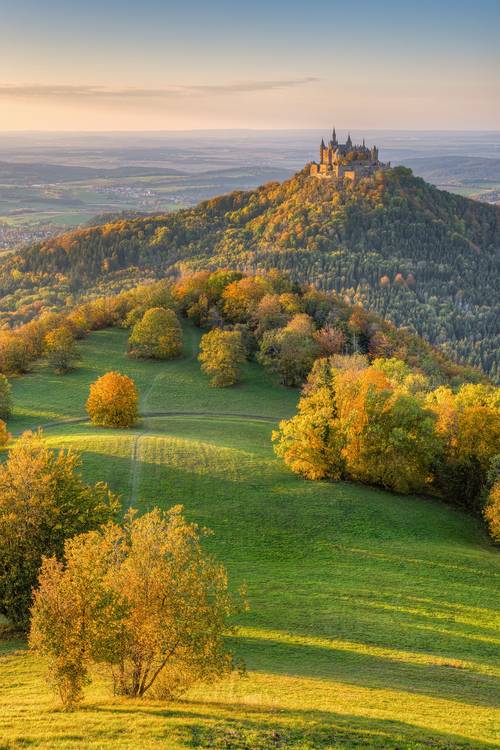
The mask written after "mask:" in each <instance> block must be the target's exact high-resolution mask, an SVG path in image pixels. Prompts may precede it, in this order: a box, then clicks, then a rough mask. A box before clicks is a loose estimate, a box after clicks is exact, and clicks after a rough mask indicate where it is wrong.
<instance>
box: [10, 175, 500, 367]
mask: <svg viewBox="0 0 500 750" xmlns="http://www.w3.org/2000/svg"><path fill="white" fill-rule="evenodd" d="M499 218H500V209H498V207H495V206H491V205H487V204H480V203H478V202H474V201H471V200H468V199H466V198H463V197H461V196H458V195H454V194H451V193H447V192H444V191H440V190H438V189H436V188H434V187H432V186H431V185H429V184H427V183H425V182H424V181H423V180H422V179H420V178H416V177H414V176H413V175H412V173H411V171H410V170H408V169H406V168H403V167H397V168H395V169H393V170H389V171H387V172H383V173H382V172H381V173H378V174H377V175H375V176H374V177H373V178H367V179H363V180H360V181H359V182H357V183H356V184H354V185H351V184H338V183H334V182H333V181H328V180H317V179H311V178H309V177H308V176H307V174H306V171H305V170H304V171H302V172H300V173H298V174H297V175H295V176H294V177H293V178H292V179H290V180H288V181H286V182H283V183H281V184H279V183H269V184H267V185H264V186H262V187H260V188H258V189H256V190H251V191H247V192H234V193H231V194H229V195H224V196H221V197H218V198H215V199H212V200H209V201H206V202H204V203H201V204H199V205H198V206H197V207H196V208H192V209H186V210H181V211H177V212H174V213H171V214H168V215H162V216H150V217H143V218H136V219H132V220H126V219H125V220H119V221H114V222H111V223H101V224H100V225H99V226H97V227H89V228H86V229H81V230H77V231H74V232H70V233H67V234H64V235H61V236H59V237H56V238H51V239H49V240H46V241H43V242H41V243H37V244H35V245H33V246H32V247H30V248H27V249H26V250H24V251H22V252H20V253H19V254H16V255H14V256H10V257H7V258H5V259H4V260H3V262H2V263H1V265H0V295H1V298H2V299H1V303H0V316H1V321H2V323H3V324H4V325H18V324H19V323H23V322H26V321H27V320H29V319H30V318H31V317H33V316H35V315H36V314H39V313H40V311H42V310H44V309H56V308H57V307H60V306H62V305H64V304H65V302H66V301H67V299H68V298H71V299H74V298H75V297H78V296H80V295H81V294H82V293H85V291H86V290H88V289H90V288H92V287H93V288H94V290H95V288H96V287H97V289H98V290H99V291H103V292H107V291H110V290H111V291H112V290H115V289H120V288H124V287H125V288H126V286H127V284H129V285H131V284H132V283H136V282H137V280H142V279H144V278H148V277H149V278H151V277H157V278H158V277H160V276H162V275H165V274H166V273H171V274H172V275H178V274H179V273H180V272H181V271H185V270H186V269H189V268H191V269H195V270H196V269H200V268H216V267H221V266H231V267H232V268H239V269H241V270H245V271H252V272H257V271H264V270H267V269H270V268H278V269H281V270H285V271H287V273H289V274H290V275H291V277H292V278H293V279H294V280H296V281H299V282H308V283H314V284H315V286H317V287H318V288H319V289H322V290H334V291H336V292H337V293H338V294H340V295H341V296H342V297H343V298H345V299H346V301H349V302H351V303H355V304H360V305H363V306H364V307H366V308H367V309H368V310H372V311H374V312H377V313H378V314H379V315H380V316H381V317H383V318H385V319H387V320H389V321H391V322H392V323H394V324H395V325H396V326H398V327H406V328H408V329H409V330H410V331H414V332H416V333H418V334H419V335H421V336H423V337H424V338H426V339H427V340H428V341H429V342H430V343H432V344H434V345H436V346H437V347H439V348H440V349H441V350H442V351H443V352H445V353H446V354H447V355H448V356H449V357H452V358H454V359H455V360H457V361H460V362H464V363H468V364H470V365H473V366H475V367H480V368H481V369H483V371H484V372H486V373H488V374H489V376H490V377H491V378H492V379H493V380H497V379H498V376H499V362H498V350H499V341H498V333H497V331H498V303H497V299H498V288H497V282H496V278H497V276H496V268H497V259H498V248H499V246H500V221H499ZM94 293H95V292H94Z"/></svg>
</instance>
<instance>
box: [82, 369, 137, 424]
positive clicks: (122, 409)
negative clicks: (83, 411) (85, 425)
mask: <svg viewBox="0 0 500 750" xmlns="http://www.w3.org/2000/svg"><path fill="white" fill-rule="evenodd" d="M87 413H88V415H89V417H90V419H91V420H92V423H93V424H95V425H101V426H104V427H133V425H134V424H135V423H136V422H137V417H138V394H137V389H136V387H135V383H134V381H133V380H132V379H131V378H129V377H128V376H127V375H121V374H120V373H118V372H107V373H106V374H105V375H102V376H101V377H100V378H98V379H97V380H96V381H95V383H92V384H91V386H90V395H89V398H88V401H87Z"/></svg>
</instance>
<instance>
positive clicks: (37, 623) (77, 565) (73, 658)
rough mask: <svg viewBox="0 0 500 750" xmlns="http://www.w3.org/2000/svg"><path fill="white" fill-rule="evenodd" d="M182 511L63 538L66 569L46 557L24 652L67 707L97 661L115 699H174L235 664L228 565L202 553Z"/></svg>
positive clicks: (131, 517) (198, 537)
mask: <svg viewBox="0 0 500 750" xmlns="http://www.w3.org/2000/svg"><path fill="white" fill-rule="evenodd" d="M203 533H204V532H202V531H201V530H200V529H199V528H198V527H197V526H196V524H192V523H188V522H187V521H186V520H185V519H184V517H183V515H182V507H181V506H176V507H174V508H172V509H171V510H170V511H169V512H168V513H164V512H162V511H160V510H158V509H155V510H153V511H151V512H150V513H147V514H145V515H143V516H141V517H136V516H135V514H134V512H133V511H129V513H128V514H127V516H126V517H125V523H124V525H123V526H121V527H120V526H118V525H115V524H109V525H107V526H106V527H104V528H102V529H101V530H99V531H94V532H90V533H87V534H83V535H80V536H77V537H75V538H73V539H71V540H69V541H67V543H66V546H65V562H64V563H62V562H59V561H57V560H56V559H54V558H47V559H45V560H44V563H43V566H42V571H41V574H40V581H39V588H38V590H37V591H36V592H35V601H34V606H33V609H32V624H31V633H30V645H31V648H32V649H33V650H35V651H36V652H38V653H40V654H42V655H43V656H45V657H46V658H47V660H48V666H49V675H50V677H51V680H52V681H53V682H55V684H56V686H57V687H58V688H59V692H60V695H61V699H62V701H63V703H65V704H66V705H68V706H72V705H74V704H75V703H77V702H78V701H79V700H81V698H82V690H83V687H84V685H85V684H86V683H87V682H88V681H89V679H90V676H89V669H90V667H91V665H92V664H93V663H96V664H100V665H101V666H103V667H107V668H108V670H109V673H110V675H111V677H112V680H113V686H114V690H115V693H118V694H122V695H129V696H134V697H140V696H143V695H145V694H146V693H149V694H152V695H153V696H155V697H160V698H163V699H165V698H167V699H168V698H171V697H173V696H175V695H178V694H179V693H181V692H183V691H184V690H186V689H187V688H188V687H190V686H191V685H193V684H194V683H196V682H203V681H207V680H210V681H213V680H214V679H216V678H218V677H221V676H222V675H224V674H226V673H227V672H228V671H230V669H231V668H232V666H233V660H232V656H231V654H229V653H227V652H226V651H225V648H224V642H223V635H224V634H225V633H227V632H231V628H229V627H228V618H229V617H230V616H231V615H232V614H233V612H235V606H234V604H233V601H232V600H231V598H230V596H229V594H228V584H227V576H226V572H225V570H224V568H223V567H222V566H221V565H219V564H217V563H216V562H215V561H214V560H213V559H212V558H211V557H210V556H208V555H207V554H206V553H205V551H204V550H203V547H202V543H201V538H202V536H203Z"/></svg>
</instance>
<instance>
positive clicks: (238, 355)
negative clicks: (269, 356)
mask: <svg viewBox="0 0 500 750" xmlns="http://www.w3.org/2000/svg"><path fill="white" fill-rule="evenodd" d="M198 359H199V360H200V362H201V369H202V370H203V372H204V373H205V374H206V375H209V376H210V378H211V380H210V385H213V386H215V387H217V388H224V387H226V386H229V385H234V384H235V383H237V382H238V381H239V379H240V377H241V368H240V365H241V364H242V363H243V362H244V361H245V351H244V348H243V344H242V339H241V333H240V332H239V331H224V330H222V329H220V328H214V329H213V330H212V331H209V332H208V333H206V334H205V335H204V336H202V338H201V342H200V354H199V357H198Z"/></svg>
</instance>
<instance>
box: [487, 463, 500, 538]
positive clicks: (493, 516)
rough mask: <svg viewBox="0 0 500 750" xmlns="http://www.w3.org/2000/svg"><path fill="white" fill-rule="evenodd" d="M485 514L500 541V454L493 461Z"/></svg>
mask: <svg viewBox="0 0 500 750" xmlns="http://www.w3.org/2000/svg"><path fill="white" fill-rule="evenodd" d="M486 493H487V494H486V501H485V503H484V510H483V515H484V519H485V521H486V524H487V526H488V531H489V534H490V536H491V538H492V539H493V541H494V542H497V543H500V455H497V456H495V457H494V458H493V459H492V461H491V466H490V470H489V472H488V478H487V486H486Z"/></svg>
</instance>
